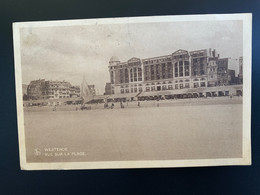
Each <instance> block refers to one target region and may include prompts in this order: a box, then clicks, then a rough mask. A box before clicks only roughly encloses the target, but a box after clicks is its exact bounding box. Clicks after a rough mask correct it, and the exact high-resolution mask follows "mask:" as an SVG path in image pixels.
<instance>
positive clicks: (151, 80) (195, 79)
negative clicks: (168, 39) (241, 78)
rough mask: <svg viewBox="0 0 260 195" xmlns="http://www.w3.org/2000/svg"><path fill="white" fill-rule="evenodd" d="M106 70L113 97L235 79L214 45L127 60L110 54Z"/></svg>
mask: <svg viewBox="0 0 260 195" xmlns="http://www.w3.org/2000/svg"><path fill="white" fill-rule="evenodd" d="M109 73H110V85H111V86H110V87H111V94H115V95H114V96H115V97H116V96H118V97H137V96H138V97H141V96H145V95H148V92H149V93H150V95H151V92H157V94H163V93H162V92H163V91H172V94H174V91H176V92H179V93H182V92H184V89H186V92H187V89H196V88H207V87H217V86H227V85H229V84H231V82H230V80H231V79H232V80H235V79H234V78H233V77H234V76H235V74H233V73H234V71H233V70H229V69H228V58H220V56H219V54H217V52H216V50H215V49H214V50H212V49H203V50H197V51H191V52H188V51H186V50H181V49H180V50H178V51H176V52H174V53H172V54H170V55H165V56H159V57H152V58H145V59H139V58H135V57H133V58H131V59H130V60H128V61H127V62H120V60H119V59H118V58H117V57H115V56H113V57H112V58H111V59H110V61H109ZM229 73H231V75H229ZM231 77H232V78H231ZM107 85H108V84H107ZM181 90H182V91H181ZM193 91H194V90H193ZM158 92H161V93H158ZM223 93H225V92H224V91H223ZM120 94H129V95H120ZM154 94H156V93H154ZM165 94H167V93H165ZM168 94H170V93H169V92H168ZM205 94H206V92H205ZM226 94H227V92H226ZM148 96H149V95H148Z"/></svg>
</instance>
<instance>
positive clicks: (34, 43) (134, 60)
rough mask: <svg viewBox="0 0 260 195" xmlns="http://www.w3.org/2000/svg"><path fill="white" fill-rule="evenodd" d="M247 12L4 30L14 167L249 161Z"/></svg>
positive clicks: (28, 24) (38, 24)
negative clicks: (8, 37) (13, 113)
mask: <svg viewBox="0 0 260 195" xmlns="http://www.w3.org/2000/svg"><path fill="white" fill-rule="evenodd" d="M251 34H252V15H251V14H218V15H186V16H153V17H132V18H107V19H86V20H65V21H43V22H19V23H14V24H13V36H14V57H15V79H16V99H17V119H18V133H19V151H20V164H21V169H23V170H46V169H109V168H152V167H190V166H221V165H250V164H251V139H250V136H251V134H250V129H251V126H250V125H251V44H252V41H251V36H252V35H251Z"/></svg>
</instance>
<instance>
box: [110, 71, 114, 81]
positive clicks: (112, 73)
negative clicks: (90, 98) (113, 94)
mask: <svg viewBox="0 0 260 195" xmlns="http://www.w3.org/2000/svg"><path fill="white" fill-rule="evenodd" d="M110 81H111V83H112V84H114V72H113V71H111V72H110Z"/></svg>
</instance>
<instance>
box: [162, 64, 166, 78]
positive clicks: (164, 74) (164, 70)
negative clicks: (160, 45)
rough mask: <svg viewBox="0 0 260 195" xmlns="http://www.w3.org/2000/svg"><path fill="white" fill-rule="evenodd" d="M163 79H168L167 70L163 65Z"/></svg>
mask: <svg viewBox="0 0 260 195" xmlns="http://www.w3.org/2000/svg"><path fill="white" fill-rule="evenodd" d="M162 79H166V69H165V64H162Z"/></svg>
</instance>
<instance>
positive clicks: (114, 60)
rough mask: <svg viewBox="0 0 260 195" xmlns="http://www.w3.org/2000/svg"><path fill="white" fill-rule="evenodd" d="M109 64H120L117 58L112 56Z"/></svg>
mask: <svg viewBox="0 0 260 195" xmlns="http://www.w3.org/2000/svg"><path fill="white" fill-rule="evenodd" d="M109 62H120V61H119V59H118V57H117V56H112V57H111V58H110V60H109Z"/></svg>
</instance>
